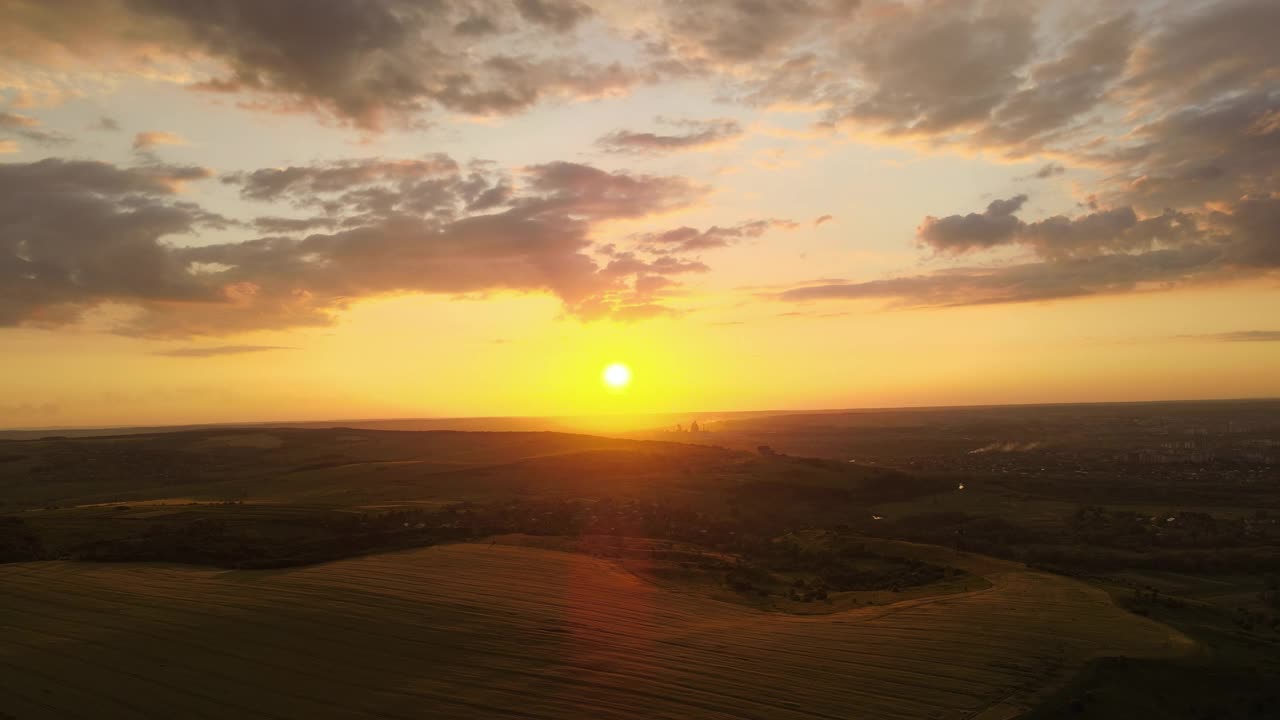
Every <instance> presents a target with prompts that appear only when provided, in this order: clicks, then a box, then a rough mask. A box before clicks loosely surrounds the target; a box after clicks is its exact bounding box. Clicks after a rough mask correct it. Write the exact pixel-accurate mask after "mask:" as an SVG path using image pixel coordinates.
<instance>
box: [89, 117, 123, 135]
mask: <svg viewBox="0 0 1280 720" xmlns="http://www.w3.org/2000/svg"><path fill="white" fill-rule="evenodd" d="M89 129H90V130H100V131H102V132H119V131H120V123H118V122H116V120H115V118H111V117H107V116H106V115H103V116H102V117H100V118H98V120H97V122H95V123H93V124H92V125H90V126H89Z"/></svg>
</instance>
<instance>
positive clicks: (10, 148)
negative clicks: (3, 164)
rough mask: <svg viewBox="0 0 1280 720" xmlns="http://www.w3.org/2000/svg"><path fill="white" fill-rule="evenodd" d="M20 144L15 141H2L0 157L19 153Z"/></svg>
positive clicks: (0, 143) (0, 142)
mask: <svg viewBox="0 0 1280 720" xmlns="http://www.w3.org/2000/svg"><path fill="white" fill-rule="evenodd" d="M18 150H19V148H18V143H16V142H14V141H13V140H0V155H7V154H9V153H16V152H18Z"/></svg>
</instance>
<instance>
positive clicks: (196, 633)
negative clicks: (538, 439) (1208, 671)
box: [0, 544, 1188, 720]
mask: <svg viewBox="0 0 1280 720" xmlns="http://www.w3.org/2000/svg"><path fill="white" fill-rule="evenodd" d="M921 552H925V551H924V550H922V551H921ZM936 552H949V551H942V550H936ZM950 561H951V562H952V563H953V564H956V565H959V566H962V567H966V569H970V570H971V571H972V572H976V573H979V574H982V575H984V576H985V577H987V579H988V580H990V581H991V583H992V586H991V587H990V588H988V589H985V590H981V591H975V592H970V593H963V594H953V595H946V596H942V597H938V598H931V599H916V600H908V601H904V602H901V603H897V604H894V605H887V606H875V607H870V608H865V609H860V610H854V611H850V612H845V613H836V614H831V615H822V616H813V617H801V616H793V615H785V614H779V613H761V612H758V611H755V610H752V609H750V608H746V607H742V606H739V605H733V604H730V603H722V602H717V601H715V600H711V599H709V598H706V597H703V596H699V595H696V594H683V593H676V592H669V591H666V590H660V589H658V588H656V587H654V586H653V585H650V584H648V583H646V582H644V581H642V580H640V579H638V578H637V577H635V576H634V575H631V574H630V573H627V572H626V571H624V570H622V569H620V568H619V567H618V566H616V565H614V564H612V563H610V562H607V561H604V560H600V559H596V558H592V557H589V556H586V555H582V554H576V553H565V552H557V551H554V550H545V549H538V548H531V547H519V546H512V545H501V544H499V545H488V544H479V545H449V546H439V547H434V548H428V549H423V550H415V551H411V552H404V553H395V554H385V555H378V556H373V557H367V558H361V559H356V560H347V561H342V562H335V563H330V564H326V565H319V566H312V567H307V568H301V569H290V570H278V571H218V570H208V569H197V568H188V567H174V566H157V565H92V564H77V563H63V562H50V563H28V564H13V565H4V566H0V717H4V716H5V715H4V713H7V714H8V715H9V716H13V717H17V718H22V719H24V720H25V719H26V718H45V717H49V718H77V717H80V718H109V717H127V718H135V717H136V718H147V717H155V718H200V717H235V718H255V717H266V718H340V717H385V718H474V717H511V718H584V719H586V718H591V719H606V718H793V719H796V720H799V719H801V718H967V717H977V716H979V715H981V716H982V717H984V718H988V717H1008V716H1011V715H1013V714H1016V712H1017V710H1018V709H1019V708H1020V707H1021V706H1022V703H1023V702H1024V701H1025V700H1026V699H1027V698H1028V697H1030V695H1031V694H1032V693H1034V692H1035V691H1036V690H1038V689H1040V688H1043V687H1045V686H1046V685H1049V684H1052V683H1054V682H1056V681H1058V680H1060V679H1062V678H1063V677H1064V675H1065V674H1066V673H1068V672H1070V671H1071V670H1072V669H1074V668H1075V667H1077V666H1078V665H1079V664H1080V663H1081V662H1083V660H1085V659H1086V658H1088V657H1092V656H1095V655H1098V654H1116V655H1130V656H1163V655H1171V654H1177V653H1181V652H1186V651H1187V649H1188V641H1187V640H1185V638H1183V637H1182V636H1180V635H1177V634H1176V633H1174V632H1173V631H1172V630H1170V629H1169V628H1167V627H1166V626H1163V625H1159V624H1157V623H1154V622H1152V621H1149V620H1146V619H1143V618H1139V617H1136V616H1133V615H1130V614H1127V613H1125V612H1123V611H1121V610H1120V609H1118V608H1116V607H1115V606H1113V605H1112V604H1111V602H1110V601H1109V599H1108V598H1107V596H1106V594H1105V593H1103V592H1101V591H1099V590H1096V589H1094V588H1091V587H1088V586H1086V585H1083V584H1081V583H1077V582H1075V581H1072V580H1069V579H1065V578H1061V577H1056V576H1051V575H1044V574H1040V573H1034V572H1029V571H1026V570H1024V569H1021V568H1018V567H1016V566H1014V565H1011V564H1007V563H1000V562H997V561H993V560H988V559H984V558H976V557H965V558H950Z"/></svg>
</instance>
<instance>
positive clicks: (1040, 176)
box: [1031, 162, 1067, 180]
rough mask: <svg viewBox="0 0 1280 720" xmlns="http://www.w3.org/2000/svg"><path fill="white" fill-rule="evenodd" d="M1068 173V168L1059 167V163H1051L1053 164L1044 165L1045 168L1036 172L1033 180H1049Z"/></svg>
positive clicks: (1033, 174)
mask: <svg viewBox="0 0 1280 720" xmlns="http://www.w3.org/2000/svg"><path fill="white" fill-rule="evenodd" d="M1066 171H1067V169H1066V168H1064V167H1062V166H1061V165H1059V164H1058V163H1053V162H1051V163H1048V164H1046V165H1044V166H1043V167H1041V168H1040V169H1039V170H1037V171H1035V172H1034V173H1032V175H1031V177H1033V178H1035V179H1037V180H1048V179H1049V178H1051V177H1057V176H1058V175H1061V174H1063V173H1065V172H1066Z"/></svg>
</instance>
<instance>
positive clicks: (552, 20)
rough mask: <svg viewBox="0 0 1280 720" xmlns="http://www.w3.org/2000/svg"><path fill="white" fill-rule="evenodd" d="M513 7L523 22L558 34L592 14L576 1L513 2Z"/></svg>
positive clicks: (535, 0) (522, 0)
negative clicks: (525, 21)
mask: <svg viewBox="0 0 1280 720" xmlns="http://www.w3.org/2000/svg"><path fill="white" fill-rule="evenodd" d="M515 5H516V10H518V11H519V12H520V16H521V17H523V18H524V19H525V20H528V21H529V22H533V23H537V24H539V25H545V26H547V27H549V28H552V29H553V30H556V31H558V32H567V31H569V30H572V29H573V27H574V26H575V25H577V24H578V23H580V22H582V21H583V20H585V19H586V18H588V17H590V16H591V14H592V10H591V8H590V7H588V6H587V5H584V4H583V3H580V2H577V1H576V0H515Z"/></svg>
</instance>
